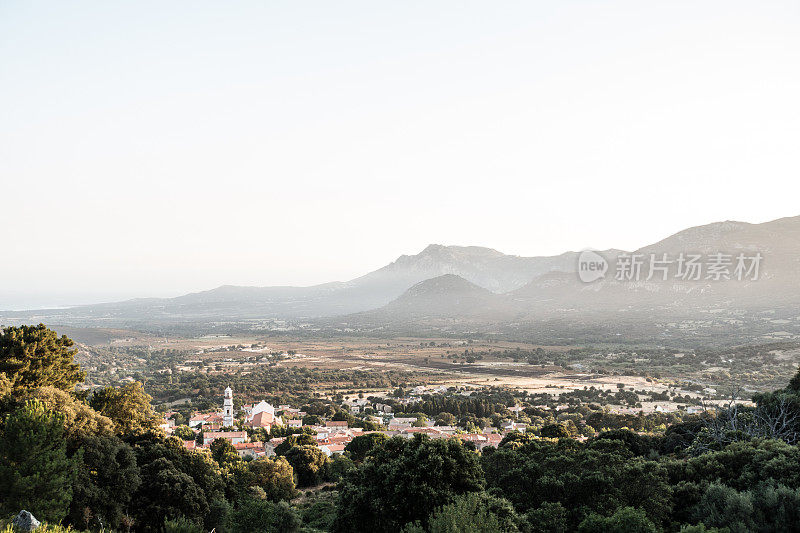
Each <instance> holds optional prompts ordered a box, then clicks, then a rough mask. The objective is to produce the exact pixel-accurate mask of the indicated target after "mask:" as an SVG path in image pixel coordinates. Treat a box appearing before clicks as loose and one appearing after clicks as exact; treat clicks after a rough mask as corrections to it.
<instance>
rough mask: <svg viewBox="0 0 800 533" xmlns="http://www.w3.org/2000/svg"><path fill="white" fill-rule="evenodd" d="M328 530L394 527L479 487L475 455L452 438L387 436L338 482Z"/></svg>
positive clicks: (422, 517) (425, 516)
mask: <svg viewBox="0 0 800 533" xmlns="http://www.w3.org/2000/svg"><path fill="white" fill-rule="evenodd" d="M340 487H341V490H340V491H339V500H338V503H337V517H336V521H335V523H334V527H333V530H334V531H337V532H348V531H374V532H384V531H387V532H388V531H398V530H400V529H401V528H402V527H403V526H404V525H405V524H408V523H410V522H414V521H420V522H421V523H422V525H423V526H424V525H425V522H426V521H427V519H428V516H429V515H430V514H431V512H433V510H434V509H436V508H437V507H441V506H442V505H446V504H448V503H450V502H451V501H452V500H453V498H455V497H456V496H458V495H460V494H465V493H467V492H475V491H480V490H481V489H482V488H483V475H482V472H481V469H480V465H479V464H478V457H477V455H476V454H475V453H474V452H470V451H469V450H467V449H466V448H465V447H464V446H463V445H462V444H461V443H460V442H459V441H457V440H454V439H448V440H444V439H436V440H431V439H428V438H427V437H424V436H421V435H417V436H415V437H414V438H413V439H411V440H406V439H404V438H402V437H394V438H392V439H389V440H388V441H387V442H386V444H385V445H384V446H382V447H379V448H376V449H375V450H374V451H373V452H372V453H371V454H370V455H368V456H367V458H366V459H365V460H364V462H363V463H361V465H360V466H359V467H358V468H357V469H356V470H354V471H352V472H351V473H350V474H348V475H347V476H346V477H345V479H344V481H343V482H342V484H341V485H340Z"/></svg>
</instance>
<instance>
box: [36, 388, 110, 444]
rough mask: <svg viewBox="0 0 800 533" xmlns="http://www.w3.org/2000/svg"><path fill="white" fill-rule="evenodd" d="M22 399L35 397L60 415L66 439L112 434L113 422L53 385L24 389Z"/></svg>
mask: <svg viewBox="0 0 800 533" xmlns="http://www.w3.org/2000/svg"><path fill="white" fill-rule="evenodd" d="M21 398H23V399H35V400H39V401H40V402H42V403H43V404H44V405H45V407H47V409H49V410H50V411H53V412H54V413H58V414H59V415H61V418H62V422H63V424H64V432H65V437H66V438H67V439H70V440H72V439H76V438H77V439H80V438H81V437H83V436H91V435H113V433H114V423H113V422H112V421H111V419H109V418H108V417H106V416H103V415H101V414H100V413H98V412H97V411H95V410H94V409H92V408H91V407H89V406H88V405H86V404H85V403H83V402H80V401H78V400H76V399H75V397H74V395H72V394H70V393H68V392H66V391H63V390H61V389H57V388H55V387H39V388H37V389H33V390H28V391H24V392H23V393H22V394H21Z"/></svg>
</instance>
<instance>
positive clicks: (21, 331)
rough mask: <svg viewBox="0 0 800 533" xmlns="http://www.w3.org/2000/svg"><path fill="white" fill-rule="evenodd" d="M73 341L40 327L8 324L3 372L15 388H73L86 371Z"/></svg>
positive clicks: (0, 345) (0, 357)
mask: <svg viewBox="0 0 800 533" xmlns="http://www.w3.org/2000/svg"><path fill="white" fill-rule="evenodd" d="M72 346H73V342H72V340H70V339H69V338H67V337H66V335H64V336H61V337H59V336H58V335H57V334H56V332H55V331H52V330H50V329H48V328H47V327H45V325H44V324H39V325H38V326H19V327H7V328H4V329H3V331H2V333H0V373H3V374H5V376H6V378H7V379H8V380H9V381H10V382H11V386H12V388H14V389H24V388H35V387H45V386H52V387H56V388H57V389H62V390H67V391H68V390H72V389H73V388H75V384H76V383H78V382H81V381H83V378H84V374H83V372H82V371H81V369H80V366H78V364H77V363H75V362H74V360H73V359H74V357H75V354H76V353H77V350H73V349H71V348H72Z"/></svg>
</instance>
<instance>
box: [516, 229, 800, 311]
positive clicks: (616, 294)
mask: <svg viewBox="0 0 800 533" xmlns="http://www.w3.org/2000/svg"><path fill="white" fill-rule="evenodd" d="M633 253H634V254H641V255H642V256H643V258H644V261H645V263H644V266H643V269H642V277H641V278H640V280H639V281H617V280H616V279H614V278H615V273H616V272H615V270H614V266H613V262H612V261H610V263H611V266H610V269H609V271H608V272H607V274H606V277H605V278H604V279H603V280H599V281H595V282H593V283H588V284H587V283H582V282H581V281H580V280H579V279H578V277H577V275H575V274H566V273H550V274H545V275H543V276H540V277H539V278H537V279H535V280H533V281H531V282H530V283H528V284H527V285H525V286H524V287H521V288H520V289H517V290H515V291H512V292H511V293H510V294H509V296H511V297H512V298H513V299H514V300H515V301H517V302H519V303H522V304H524V305H526V306H527V308H528V309H529V310H537V311H541V310H546V311H550V312H555V311H558V310H563V309H572V308H580V309H584V310H606V311H609V312H611V311H614V310H640V311H643V312H645V311H648V310H653V309H662V310H672V311H675V310H687V311H688V310H697V309H713V308H718V307H725V308H728V309H736V308H741V309H750V308H768V307H770V306H775V305H787V304H792V303H796V304H800V217H792V218H783V219H779V220H775V221H771V222H766V223H763V224H747V223H744V222H731V221H728V222H719V223H715V224H708V225H705V226H698V227H694V228H689V229H686V230H684V231H681V232H678V233H676V234H674V235H672V236H670V237H667V238H666V239H663V240H661V241H659V242H657V243H655V244H652V245H649V246H646V247H644V248H641V249H639V250H636V251H635V252H633ZM665 253H666V254H668V255H667V257H668V259H676V258H677V256H678V255H679V254H680V253H685V254H689V253H700V254H703V255H704V256H709V255H713V254H716V253H723V254H727V255H730V256H732V258H734V259H733V261H734V263H735V257H736V256H737V255H738V254H740V253H744V254H746V255H747V256H752V255H754V254H756V253H761V254H762V256H763V259H762V262H761V267H760V272H759V279H758V280H755V281H753V280H749V279H744V280H741V281H740V280H736V279H731V280H728V281H715V280H710V279H706V274H705V273H704V274H703V276H702V277H701V279H700V280H697V281H694V280H689V281H685V280H681V279H679V278H676V273H677V272H676V269H677V264H673V265H672V266H671V267H670V269H669V271H668V276H667V279H666V280H663V279H661V276H660V275H658V274H656V275H655V276H654V277H653V278H652V279H651V280H649V281H648V280H647V279H646V278H647V275H648V266H647V265H648V264H649V258H650V254H655V256H656V257H657V258H661V257H662V255H663V254H665ZM608 259H609V260H611V259H612V258H611V257H608ZM732 270H733V265H732V266H731V271H732Z"/></svg>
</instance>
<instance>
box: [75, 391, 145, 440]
mask: <svg viewBox="0 0 800 533" xmlns="http://www.w3.org/2000/svg"><path fill="white" fill-rule="evenodd" d="M151 399H152V398H151V397H150V395H149V394H147V393H146V392H144V388H143V387H142V384H141V383H139V382H138V381H134V382H133V383H129V384H127V385H123V386H122V387H106V388H104V389H100V390H99V391H97V392H95V393H94V395H92V398H91V400H90V402H89V404H90V405H91V406H92V408H94V409H95V410H96V411H98V412H100V413H102V414H103V415H105V416H107V417H108V418H110V419H111V420H113V421H114V424H115V425H116V428H117V431H118V432H119V433H121V434H123V435H125V434H133V435H137V434H142V433H146V432H148V431H152V430H154V429H156V428H157V427H158V417H157V416H156V415H155V413H154V412H153V406H152V405H150V400H151Z"/></svg>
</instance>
